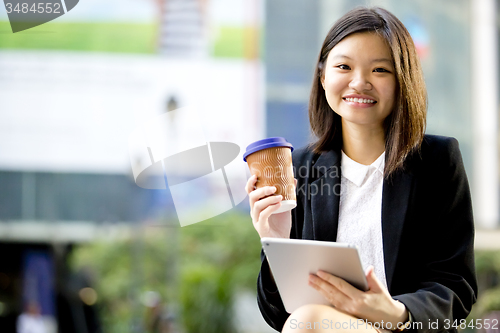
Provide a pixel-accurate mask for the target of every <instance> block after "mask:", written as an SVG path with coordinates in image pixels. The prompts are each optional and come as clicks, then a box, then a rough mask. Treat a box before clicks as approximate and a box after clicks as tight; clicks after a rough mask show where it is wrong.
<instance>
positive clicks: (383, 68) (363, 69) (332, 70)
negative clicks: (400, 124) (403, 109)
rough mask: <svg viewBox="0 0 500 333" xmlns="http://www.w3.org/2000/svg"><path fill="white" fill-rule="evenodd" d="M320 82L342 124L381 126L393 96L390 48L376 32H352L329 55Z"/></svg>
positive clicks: (394, 86) (387, 113) (392, 101)
mask: <svg viewBox="0 0 500 333" xmlns="http://www.w3.org/2000/svg"><path fill="white" fill-rule="evenodd" d="M321 84H322V85H323V88H324V89H325V94H326V100H327V101H328V104H329V105H330V107H331V108H332V110H333V111H335V112H336V113H337V114H338V115H339V116H341V117H342V124H343V125H344V124H346V123H350V124H357V125H366V126H370V127H377V128H378V127H379V126H380V127H383V122H384V119H385V118H386V117H387V116H388V115H389V114H390V113H391V111H392V109H393V107H394V101H395V95H396V75H395V69H394V66H393V62H392V56H391V50H390V49H389V47H388V46H387V44H386V43H385V40H384V39H383V38H382V37H380V36H379V35H377V34H375V33H371V32H364V33H355V34H352V35H350V36H348V37H346V38H344V39H343V40H342V41H341V42H340V43H338V44H337V45H336V46H335V47H334V48H333V49H332V50H331V51H330V53H329V54H328V58H327V61H326V66H325V69H324V74H323V77H322V79H321Z"/></svg>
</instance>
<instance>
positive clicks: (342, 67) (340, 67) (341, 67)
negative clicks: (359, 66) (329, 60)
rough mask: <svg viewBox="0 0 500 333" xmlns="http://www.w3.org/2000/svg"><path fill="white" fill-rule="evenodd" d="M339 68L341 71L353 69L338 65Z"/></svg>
mask: <svg viewBox="0 0 500 333" xmlns="http://www.w3.org/2000/svg"><path fill="white" fill-rule="evenodd" d="M337 68H339V69H345V70H347V69H351V67H349V66H347V65H338V66H337Z"/></svg>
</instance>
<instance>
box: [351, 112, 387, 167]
mask: <svg viewBox="0 0 500 333" xmlns="http://www.w3.org/2000/svg"><path fill="white" fill-rule="evenodd" d="M342 141H343V143H342V150H343V151H344V153H345V154H346V155H347V156H349V158H351V159H352V160H354V161H356V162H358V163H360V164H364V165H370V164H372V163H373V162H375V160H376V159H377V158H378V157H379V156H380V155H382V153H383V152H384V150H385V133H384V129H383V128H382V127H381V126H377V127H367V126H360V125H356V124H349V123H347V124H346V123H345V122H344V121H342Z"/></svg>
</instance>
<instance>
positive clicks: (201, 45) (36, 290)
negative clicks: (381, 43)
mask: <svg viewBox="0 0 500 333" xmlns="http://www.w3.org/2000/svg"><path fill="white" fill-rule="evenodd" d="M357 5H378V6H382V7H384V8H386V9H388V10H390V11H391V12H393V13H394V14H395V15H396V16H397V17H398V18H400V19H401V20H402V21H403V23H404V24H405V25H406V27H407V28H408V30H409V31H410V33H411V35H412V37H413V39H414V42H415V44H416V46H417V49H418V52H419V56H420V58H421V61H422V64H423V68H424V73H425V78H426V84H427V88H428V94H429V113H428V128H427V133H431V134H440V135H447V136H453V137H455V138H457V139H458V140H459V142H460V147H461V151H462V155H463V159H464V162H465V165H466V170H467V173H468V176H469V181H470V185H471V189H472V194H473V201H474V213H475V219H476V221H475V222H476V227H477V235H476V266H477V267H476V268H477V274H478V279H479V283H480V294H479V300H478V303H477V305H476V306H475V308H474V310H473V313H472V314H471V316H470V318H471V319H472V318H499V317H500V315H499V313H500V312H499V311H500V229H499V202H500V198H499V194H498V193H499V185H500V184H499V177H498V172H499V171H498V142H499V133H498V112H499V108H498V106H499V105H498V95H499V85H498V78H499V74H500V72H499V67H498V54H499V53H498V47H499V34H498V30H499V26H500V25H499V24H500V20H499V19H498V14H499V13H500V4H499V3H498V1H497V0H437V1H429V0H413V1H397V0H379V1H361V0H359V1H356V0H105V1H102V0H82V1H80V3H78V5H77V6H76V7H75V8H74V9H73V10H71V12H68V13H67V14H65V15H63V16H62V17H60V18H58V19H57V20H54V21H52V22H49V23H46V24H44V25H41V26H38V27H35V28H32V29H29V30H26V31H22V32H18V33H15V34H13V33H12V30H11V28H10V25H9V22H8V17H7V13H6V10H4V8H5V7H3V8H2V9H0V249H1V253H2V255H1V256H0V328H1V331H2V332H16V327H17V329H18V330H19V332H27V331H23V329H25V327H26V326H27V325H33V327H38V332H47V333H55V332H64V333H67V332H77V333H80V332H81V333H87V332H186V333H191V332H193V333H194V332H208V333H210V332H219V333H220V332H222V333H223V332H241V333H251V332H252V333H257V332H272V331H273V330H272V329H270V328H268V326H267V324H266V323H265V322H264V320H263V319H262V318H261V315H260V313H259V310H258V308H257V304H256V299H255V297H256V296H255V295H256V287H255V284H256V279H257V274H258V271H259V267H260V257H259V254H260V243H259V237H258V235H257V233H256V232H255V231H254V230H253V227H252V224H251V220H250V217H249V214H248V212H249V208H248V204H247V202H246V201H247V200H243V201H242V202H241V203H239V204H236V205H235V206H236V207H235V208H233V209H231V210H229V211H227V212H226V213H223V214H220V215H218V216H216V217H213V218H211V219H208V220H205V221H203V222H200V223H197V224H193V225H189V226H186V227H182V228H181V227H180V225H179V219H178V216H177V213H176V210H175V207H174V204H173V200H172V195H171V193H170V192H169V190H168V188H167V189H166V190H146V189H142V188H140V187H138V186H137V185H136V184H135V182H134V177H133V175H132V171H131V163H130V159H129V152H128V137H129V135H130V134H131V133H132V131H133V130H134V129H135V128H136V127H137V126H138V125H139V124H141V123H143V122H145V121H148V120H149V119H151V118H154V117H155V116H159V115H161V114H163V113H165V112H168V111H172V110H176V109H178V108H182V107H185V106H190V105H192V104H197V105H201V106H202V108H201V109H202V110H203V112H202V113H201V114H199V120H200V121H201V122H202V123H203V130H204V136H205V138H206V140H207V142H208V141H227V142H233V143H236V144H237V145H239V147H240V150H244V149H245V147H246V146H247V145H248V144H249V143H251V142H252V141H255V140H258V139H262V138H264V137H269V136H284V137H285V138H287V139H288V140H289V141H290V142H291V143H292V144H293V145H294V146H295V147H300V146H302V145H305V144H307V143H308V142H309V141H310V140H311V139H312V138H311V137H310V133H309V127H308V117H307V101H308V94H309V89H310V84H311V81H312V74H313V69H314V65H315V62H316V59H317V56H318V52H319V49H320V46H321V43H322V41H323V38H324V36H325V35H326V32H327V31H328V30H329V28H330V27H331V25H332V24H333V23H334V22H335V20H336V19H338V18H339V17H340V16H342V15H343V14H344V13H346V12H347V11H348V10H350V9H351V8H354V7H355V6H357ZM240 155H241V152H240ZM238 158H240V156H239V157H238ZM240 160H241V158H240ZM241 163H242V165H243V166H244V162H243V161H242V160H241ZM244 167H246V166H244ZM247 175H249V173H248V174H247ZM193 209H196V207H194V208H193ZM465 330H466V331H467V330H468V331H473V330H472V329H471V328H468V329H467V328H466V329H465ZM484 331H485V330H482V332H484Z"/></svg>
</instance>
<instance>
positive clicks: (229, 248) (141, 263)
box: [72, 212, 260, 333]
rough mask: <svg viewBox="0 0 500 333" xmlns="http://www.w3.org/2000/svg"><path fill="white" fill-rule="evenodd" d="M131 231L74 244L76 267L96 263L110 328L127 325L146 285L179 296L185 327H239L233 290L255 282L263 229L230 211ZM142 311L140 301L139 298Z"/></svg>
mask: <svg viewBox="0 0 500 333" xmlns="http://www.w3.org/2000/svg"><path fill="white" fill-rule="evenodd" d="M132 234H133V237H134V239H127V240H122V241H113V242H98V243H94V244H89V245H87V246H84V247H80V248H77V249H76V250H75V251H74V253H73V256H72V266H73V268H74V269H75V270H76V269H81V268H83V267H87V268H91V269H92V271H93V272H94V273H95V278H96V279H95V289H96V291H97V293H98V296H99V300H98V303H99V306H100V310H101V316H102V319H103V321H104V325H105V327H104V329H105V331H106V332H127V331H128V325H129V323H130V322H131V318H132V316H133V314H136V313H137V310H136V309H134V302H133V301H134V299H137V295H138V294H139V293H142V292H145V291H150V290H152V291H156V292H158V293H159V294H160V295H161V297H162V300H163V301H166V302H167V303H172V302H174V301H175V300H178V302H179V309H180V312H181V313H180V318H179V321H180V323H181V324H182V326H183V327H184V329H185V332H186V333H198V332H204V333H211V332H214V333H215V332H218V333H225V332H234V331H235V329H234V327H233V326H232V320H231V319H232V317H233V314H232V301H233V295H234V293H235V291H237V290H241V289H250V290H255V288H256V280H257V274H258V271H259V268H260V242H259V236H258V234H257V233H256V231H255V230H254V229H253V226H252V222H251V220H250V218H249V217H248V215H247V214H237V213H232V212H231V213H229V212H228V213H226V214H222V215H220V216H218V217H217V218H213V219H211V220H210V221H206V222H201V223H198V224H195V225H192V226H187V227H183V228H180V227H179V228H176V227H163V228H162V227H154V228H153V227H151V228H147V229H142V234H141V232H138V230H135V231H134V232H133V233H132ZM139 306H140V309H142V311H144V310H145V307H144V306H143V305H139Z"/></svg>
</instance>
